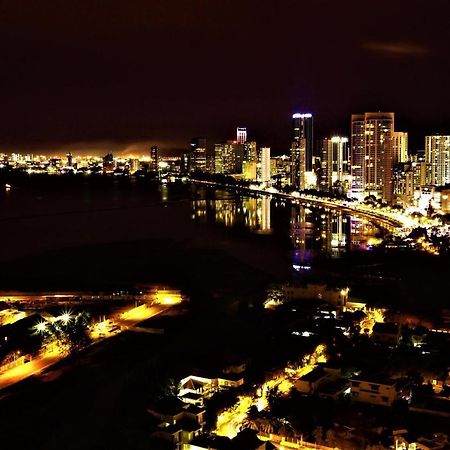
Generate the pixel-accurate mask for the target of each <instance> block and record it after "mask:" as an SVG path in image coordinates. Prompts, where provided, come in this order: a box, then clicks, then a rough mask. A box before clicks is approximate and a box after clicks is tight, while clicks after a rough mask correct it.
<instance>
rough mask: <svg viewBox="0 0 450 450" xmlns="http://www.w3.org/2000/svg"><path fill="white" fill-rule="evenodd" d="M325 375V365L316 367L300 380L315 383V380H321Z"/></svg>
mask: <svg viewBox="0 0 450 450" xmlns="http://www.w3.org/2000/svg"><path fill="white" fill-rule="evenodd" d="M324 376H326V372H325V370H324V369H323V367H316V368H315V369H313V370H312V371H311V372H308V373H307V374H305V375H303V376H302V377H300V380H302V381H307V382H310V383H314V381H317V380H320V379H321V378H323V377H324Z"/></svg>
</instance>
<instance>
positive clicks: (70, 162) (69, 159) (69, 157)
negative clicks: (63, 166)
mask: <svg viewBox="0 0 450 450" xmlns="http://www.w3.org/2000/svg"><path fill="white" fill-rule="evenodd" d="M66 156H67V167H72V166H73V156H72V153H71V152H69V153H67V155H66Z"/></svg>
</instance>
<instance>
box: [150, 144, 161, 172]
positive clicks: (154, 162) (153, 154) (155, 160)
mask: <svg viewBox="0 0 450 450" xmlns="http://www.w3.org/2000/svg"><path fill="white" fill-rule="evenodd" d="M158 164H159V149H158V146H157V145H153V146H152V147H151V148H150V170H151V171H152V172H158V168H159V166H158Z"/></svg>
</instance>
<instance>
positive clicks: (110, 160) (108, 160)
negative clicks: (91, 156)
mask: <svg viewBox="0 0 450 450" xmlns="http://www.w3.org/2000/svg"><path fill="white" fill-rule="evenodd" d="M114 169H115V163H114V157H113V154H112V153H108V154H106V155H105V156H104V157H103V172H105V173H110V172H113V171H114Z"/></svg>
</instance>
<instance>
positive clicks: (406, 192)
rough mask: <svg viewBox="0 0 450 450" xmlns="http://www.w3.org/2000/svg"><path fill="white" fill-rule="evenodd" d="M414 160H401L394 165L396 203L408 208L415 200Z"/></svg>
mask: <svg viewBox="0 0 450 450" xmlns="http://www.w3.org/2000/svg"><path fill="white" fill-rule="evenodd" d="M413 164H414V163H412V162H400V163H398V164H396V165H395V166H394V173H393V179H394V203H395V204H397V205H399V206H402V207H403V208H407V207H409V206H412V204H413V202H414V193H415V188H416V187H415V185H414V170H413Z"/></svg>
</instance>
